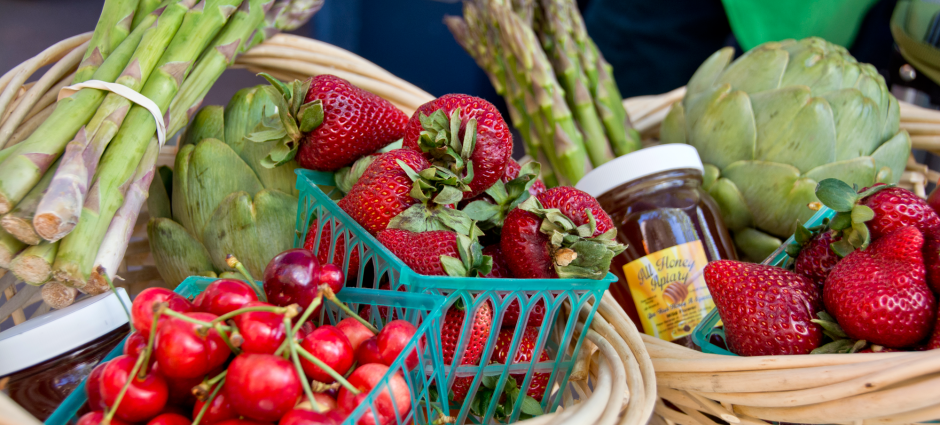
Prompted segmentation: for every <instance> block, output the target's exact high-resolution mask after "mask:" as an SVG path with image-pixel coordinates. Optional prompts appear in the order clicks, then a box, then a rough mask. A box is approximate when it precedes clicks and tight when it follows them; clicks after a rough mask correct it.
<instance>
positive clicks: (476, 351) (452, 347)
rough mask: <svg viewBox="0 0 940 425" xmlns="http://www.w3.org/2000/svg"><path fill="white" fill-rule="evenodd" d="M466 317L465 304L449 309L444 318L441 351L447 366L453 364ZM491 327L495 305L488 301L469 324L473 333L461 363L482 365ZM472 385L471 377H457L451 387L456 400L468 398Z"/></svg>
mask: <svg viewBox="0 0 940 425" xmlns="http://www.w3.org/2000/svg"><path fill="white" fill-rule="evenodd" d="M461 304H462V303H461ZM466 317H467V311H466V309H465V308H464V307H463V305H459V306H458V305H456V304H455V305H454V306H451V307H450V308H449V309H447V313H446V314H445V315H444V323H443V325H441V350H442V351H443V352H444V364H446V365H450V364H451V363H453V361H454V358H455V357H456V354H457V353H456V351H457V343H458V342H459V340H460V335H461V333H462V331H463V322H464V320H465V319H466ZM492 327H493V306H492V305H491V304H490V303H489V302H485V303H483V305H481V306H480V308H478V309H477V312H476V314H475V315H474V316H473V323H472V324H471V325H470V329H469V331H470V333H469V336H468V337H467V338H466V341H465V343H466V348H465V349H464V353H463V358H462V359H461V360H460V364H462V365H477V364H479V363H480V359H481V358H483V349H484V348H486V339H487V338H489V336H490V329H492ZM472 383H473V377H472V376H463V377H457V378H455V379H454V385H453V386H452V387H451V391H453V395H454V401H457V402H461V401H463V400H464V399H465V398H466V397H467V393H468V392H469V390H470V384H472Z"/></svg>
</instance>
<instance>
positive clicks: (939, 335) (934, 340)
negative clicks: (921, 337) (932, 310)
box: [927, 311, 940, 350]
mask: <svg viewBox="0 0 940 425" xmlns="http://www.w3.org/2000/svg"><path fill="white" fill-rule="evenodd" d="M938 348H940V311H938V312H937V322H936V323H934V325H933V334H932V335H930V340H929V341H927V349H928V350H936V349H938Z"/></svg>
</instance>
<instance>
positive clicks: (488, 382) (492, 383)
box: [481, 375, 499, 390]
mask: <svg viewBox="0 0 940 425" xmlns="http://www.w3.org/2000/svg"><path fill="white" fill-rule="evenodd" d="M498 382H499V376H497V375H489V376H484V377H483V378H482V379H481V384H483V386H484V387H486V388H489V389H491V390H493V389H496V384H497V383H498Z"/></svg>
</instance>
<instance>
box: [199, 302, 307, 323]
mask: <svg viewBox="0 0 940 425" xmlns="http://www.w3.org/2000/svg"><path fill="white" fill-rule="evenodd" d="M290 308H291V307H290V306H289V307H277V306H271V305H258V306H253V307H243V308H240V309H238V310H235V311H230V312H228V313H225V314H223V315H221V316H219V317H216V318H215V319H212V322H210V323H213V324H214V323H222V322H225V321H226V320H228V319H231V318H233V317H235V316H238V315H239V314H242V313H250V312H253V311H265V312H268V313H274V314H285V313H287V311H288V310H289V309H290ZM297 308H298V309H299V307H297Z"/></svg>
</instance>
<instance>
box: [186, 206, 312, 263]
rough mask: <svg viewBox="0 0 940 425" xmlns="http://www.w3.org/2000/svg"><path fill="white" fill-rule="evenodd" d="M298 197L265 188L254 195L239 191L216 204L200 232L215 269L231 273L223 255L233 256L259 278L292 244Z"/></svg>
mask: <svg viewBox="0 0 940 425" xmlns="http://www.w3.org/2000/svg"><path fill="white" fill-rule="evenodd" d="M296 216H297V198H296V197H293V196H291V195H287V194H285V193H283V192H281V191H279V190H272V189H265V190H262V191H260V192H258V193H257V194H256V195H255V196H254V201H252V196H251V195H249V194H248V193H246V192H244V191H241V192H235V193H232V194H230V195H229V196H228V197H226V198H225V199H224V200H222V202H221V203H220V204H219V207H218V208H217V209H216V211H215V214H213V215H212V218H211V220H210V221H209V223H208V224H207V225H206V228H205V230H204V231H203V240H204V241H205V245H206V248H207V249H208V251H209V256H210V258H211V259H212V263H213V264H214V265H215V266H216V268H217V269H218V270H222V271H225V270H231V268H229V267H228V265H227V264H226V263H225V256H226V255H228V254H233V255H235V256H236V257H238V259H239V260H240V261H241V262H242V264H244V265H245V267H247V268H248V271H250V272H251V274H252V275H253V276H261V275H262V274H263V272H264V268H265V266H266V265H267V264H268V262H269V261H271V259H272V258H274V256H275V255H277V254H279V253H281V252H283V251H285V250H288V249H290V248H291V245H292V243H293V241H294V220H295V218H296Z"/></svg>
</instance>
